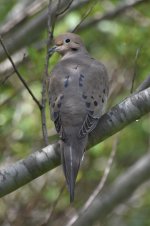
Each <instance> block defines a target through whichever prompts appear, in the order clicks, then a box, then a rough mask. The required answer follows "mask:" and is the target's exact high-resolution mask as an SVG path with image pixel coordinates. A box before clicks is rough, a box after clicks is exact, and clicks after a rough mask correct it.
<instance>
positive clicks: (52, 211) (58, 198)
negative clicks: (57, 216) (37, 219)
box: [41, 184, 66, 226]
mask: <svg viewBox="0 0 150 226" xmlns="http://www.w3.org/2000/svg"><path fill="white" fill-rule="evenodd" d="M65 187H66V184H63V186H62V187H61V189H60V192H59V195H58V197H57V199H56V200H55V202H54V204H53V206H52V210H51V212H50V215H49V217H48V219H47V220H46V222H45V223H43V224H42V225H41V226H49V225H51V224H50V222H52V217H53V215H54V212H55V209H56V206H57V204H58V202H59V200H60V197H61V195H62V193H63V192H64V189H65Z"/></svg>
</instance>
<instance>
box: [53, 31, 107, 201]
mask: <svg viewBox="0 0 150 226" xmlns="http://www.w3.org/2000/svg"><path fill="white" fill-rule="evenodd" d="M55 44H56V45H55V47H53V51H55V52H58V53H60V54H61V55H62V58H61V60H60V61H59V62H58V63H57V65H56V66H55V67H54V69H53V70H52V72H51V74H50V76H49V102H50V110H51V119H52V120H53V121H54V123H55V127H56V130H57V132H58V133H59V135H60V138H61V153H62V155H61V159H62V165H63V170H64V174H65V177H66V182H67V185H68V189H69V192H70V201H73V200H74V187H75V181H76V177H77V174H78V170H79V167H80V163H81V159H82V156H83V153H84V151H85V148H86V145H87V140H88V134H89V133H90V132H91V131H92V130H93V129H94V128H95V126H96V125H97V122H98V120H99V118H100V117H101V115H102V111H103V107H104V105H105V103H106V100H107V96H108V76H107V72H106V69H105V67H104V65H103V64H102V63H100V62H98V61H97V60H95V59H93V58H92V57H91V56H90V55H89V53H88V52H87V50H86V49H85V47H84V44H83V42H82V41H81V39H80V37H79V36H78V35H76V34H73V33H66V34H63V35H60V36H58V37H57V38H56V39H55Z"/></svg>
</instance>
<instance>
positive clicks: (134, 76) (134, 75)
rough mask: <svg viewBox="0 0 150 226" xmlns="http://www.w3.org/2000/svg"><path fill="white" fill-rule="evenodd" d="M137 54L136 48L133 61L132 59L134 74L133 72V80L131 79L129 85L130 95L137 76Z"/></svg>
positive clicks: (138, 50)
mask: <svg viewBox="0 0 150 226" xmlns="http://www.w3.org/2000/svg"><path fill="white" fill-rule="evenodd" d="M139 53H140V48H138V49H137V50H136V54H135V59H134V72H133V78H132V84H131V90H130V93H133V89H134V81H135V78H136V75H137V59H138V57H139Z"/></svg>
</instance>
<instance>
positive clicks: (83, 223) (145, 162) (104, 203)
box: [67, 153, 150, 226]
mask: <svg viewBox="0 0 150 226" xmlns="http://www.w3.org/2000/svg"><path fill="white" fill-rule="evenodd" d="M149 163H150V153H148V154H147V155H145V156H144V157H142V158H141V159H140V160H139V161H137V162H136V163H135V164H134V165H133V166H132V167H130V168H129V169H128V170H127V171H126V172H125V173H124V174H123V175H121V176H120V177H119V178H117V180H116V181H115V182H114V183H113V184H112V186H111V187H110V188H109V189H108V190H107V191H105V192H103V193H102V194H99V195H98V196H97V197H96V198H95V200H94V201H93V203H92V204H91V205H90V206H89V207H88V209H87V210H86V211H85V212H80V213H79V218H78V220H77V221H76V222H75V223H73V224H67V226H91V225H93V223H94V222H96V221H97V220H98V221H101V220H103V219H104V218H106V216H107V215H108V214H109V213H110V212H111V211H112V210H113V209H114V208H115V207H116V206H117V205H118V204H120V203H122V202H123V201H125V200H126V199H127V198H129V197H130V196H131V195H132V193H133V192H134V191H135V190H136V189H137V188H138V187H139V186H140V185H141V184H142V183H144V182H145V181H146V180H148V179H150V173H149V172H150V164H149Z"/></svg>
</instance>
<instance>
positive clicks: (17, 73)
mask: <svg viewBox="0 0 150 226" xmlns="http://www.w3.org/2000/svg"><path fill="white" fill-rule="evenodd" d="M0 43H1V45H2V47H3V49H4V51H5V53H6V56H7V57H8V59H9V61H10V62H11V64H12V67H13V69H14V72H15V73H16V75H17V76H18V78H19V79H20V81H21V82H22V84H23V85H24V87H25V88H26V89H27V91H28V93H29V94H30V95H31V97H32V99H33V100H34V102H35V103H36V104H37V106H38V107H39V109H40V110H41V108H42V105H41V104H40V102H39V101H38V100H37V99H36V97H35V96H34V94H33V93H32V91H31V89H30V88H29V87H28V85H27V83H26V81H25V80H24V79H23V77H22V76H21V74H20V73H19V71H18V70H17V68H16V66H15V64H14V62H13V60H12V58H11V56H10V54H9V53H8V50H7V48H6V47H5V44H4V42H3V39H2V37H1V36H0Z"/></svg>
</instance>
